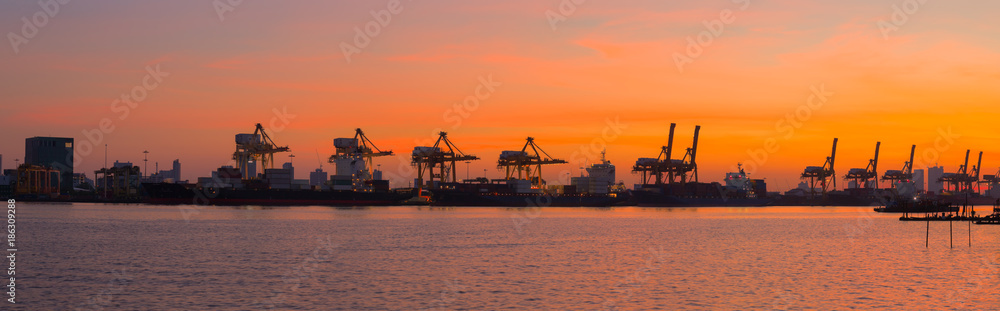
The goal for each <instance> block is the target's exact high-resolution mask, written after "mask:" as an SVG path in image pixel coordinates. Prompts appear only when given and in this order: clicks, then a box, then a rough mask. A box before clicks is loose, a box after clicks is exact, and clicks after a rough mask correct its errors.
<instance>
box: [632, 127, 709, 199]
mask: <svg viewBox="0 0 1000 311" xmlns="http://www.w3.org/2000/svg"><path fill="white" fill-rule="evenodd" d="M676 126H677V124H676V123H670V135H669V137H668V138H667V145H666V146H663V147H660V154H659V155H658V156H657V157H656V158H639V159H638V160H636V161H635V166H633V167H632V172H633V173H635V172H639V173H641V174H642V181H643V183H645V184H649V183H650V179H652V178H655V180H654V181H653V183H655V184H657V185H659V184H663V183H664V181H665V182H666V183H674V182H679V183H685V182H687V181H688V180H694V181H695V182H697V181H698V164H697V162H696V161H695V160H696V156H697V155H698V134H699V132H700V131H701V126H700V125H696V126H695V127H694V140H693V142H692V144H691V148H687V149H686V152H685V154H684V157H683V158H682V159H680V160H674V159H671V154H672V153H673V146H674V128H675V127H676ZM689 174H691V176H689ZM664 177H666V178H664Z"/></svg>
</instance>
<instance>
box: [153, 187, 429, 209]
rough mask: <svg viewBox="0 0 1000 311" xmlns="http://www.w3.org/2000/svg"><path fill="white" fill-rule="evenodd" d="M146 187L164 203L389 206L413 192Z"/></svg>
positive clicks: (156, 199) (396, 203) (154, 201)
mask: <svg viewBox="0 0 1000 311" xmlns="http://www.w3.org/2000/svg"><path fill="white" fill-rule="evenodd" d="M143 187H144V189H145V191H146V194H147V195H146V199H145V201H144V202H145V203H150V204H164V205H171V204H192V205H230V206H242V205H260V206H306V205H321V206H387V205H398V204H400V203H401V202H403V201H404V200H406V199H408V198H410V197H412V196H413V194H412V193H406V192H402V193H400V192H390V191H371V192H364V191H353V190H312V189H309V190H306V189H247V188H234V187H221V188H215V187H202V186H199V185H195V184H175V183H144V184H143Z"/></svg>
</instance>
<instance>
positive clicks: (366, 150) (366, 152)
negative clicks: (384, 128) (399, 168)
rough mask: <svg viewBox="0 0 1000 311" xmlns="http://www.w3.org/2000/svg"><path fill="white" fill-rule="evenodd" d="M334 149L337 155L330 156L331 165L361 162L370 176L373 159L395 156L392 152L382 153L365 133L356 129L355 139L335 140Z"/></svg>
mask: <svg viewBox="0 0 1000 311" xmlns="http://www.w3.org/2000/svg"><path fill="white" fill-rule="evenodd" d="M333 147H334V148H335V149H336V153H335V154H334V155H332V156H330V160H329V162H330V163H334V164H336V163H337V162H338V161H339V160H351V163H352V164H353V163H354V162H356V161H358V160H361V161H363V163H364V165H365V170H366V172H368V173H369V174H370V173H371V172H373V170H372V165H373V164H372V158H374V157H384V156H391V155H393V153H392V150H386V151H382V150H380V149H379V148H378V147H376V146H375V143H373V142H372V141H371V139H368V136H365V132H364V131H362V130H361V129H360V128H357V129H354V138H337V139H334V140H333Z"/></svg>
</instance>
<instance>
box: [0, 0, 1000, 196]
mask: <svg viewBox="0 0 1000 311" xmlns="http://www.w3.org/2000/svg"><path fill="white" fill-rule="evenodd" d="M232 2H233V3H234V4H236V5H233V6H230V4H229V2H228V1H227V0H220V1H216V2H215V3H214V4H213V2H212V1H156V2H154V1H70V2H68V3H66V4H59V5H49V6H47V7H43V6H40V5H39V4H38V3H37V2H36V1H4V2H3V3H2V4H0V31H2V33H3V34H4V38H5V39H6V40H5V41H4V44H3V45H2V46H0V64H2V68H3V70H2V71H0V85H2V87H0V90H2V92H0V95H2V101H0V103H2V104H0V124H2V125H0V128H2V130H3V135H0V154H2V155H3V167H4V168H10V167H12V166H13V165H14V160H15V159H16V158H17V159H23V157H24V139H25V138H28V137H33V136H58V137H74V138H76V141H77V148H78V149H79V148H81V147H84V146H81V145H84V144H87V143H91V144H92V145H94V146H95V147H94V148H92V149H93V151H92V152H90V153H89V155H85V156H84V157H83V161H82V167H77V168H76V171H78V172H80V171H83V172H86V173H87V174H88V176H90V177H91V178H92V177H93V176H92V175H93V171H94V170H96V169H98V168H100V167H102V166H103V162H104V150H103V146H104V144H108V145H109V152H108V159H109V161H111V162H113V161H114V160H120V161H131V162H133V163H135V164H137V165H140V166H141V164H142V158H143V153H142V152H143V150H148V151H149V161H150V162H149V163H150V164H149V170H150V171H152V170H153V163H154V162H159V163H160V166H161V167H160V168H161V169H165V168H168V166H169V164H170V162H171V161H173V160H174V159H180V161H181V163H182V165H183V175H184V176H183V177H184V178H186V179H189V180H195V179H196V178H197V177H199V176H208V175H209V172H210V171H211V170H213V169H215V168H217V167H219V166H220V165H224V164H227V162H228V161H229V160H230V158H231V156H232V153H233V150H234V141H233V135H234V134H237V133H246V132H252V131H253V127H254V124H255V123H262V124H263V125H264V126H265V127H266V128H267V129H268V131H270V132H271V136H272V138H273V139H274V140H275V141H276V142H277V143H278V144H280V145H288V146H289V147H290V148H291V149H292V150H293V152H292V153H293V154H295V158H294V162H295V166H296V174H297V176H296V177H298V178H307V177H308V172H309V171H312V170H314V169H316V168H317V167H318V165H319V162H323V167H324V169H325V170H326V171H331V170H332V164H327V163H326V159H327V158H328V157H329V156H330V154H331V153H332V152H333V144H332V139H333V138H336V137H351V136H353V133H354V128H358V127H360V128H362V129H363V130H365V132H366V133H367V134H368V136H369V137H370V138H371V139H372V140H373V141H374V142H375V143H376V144H377V145H378V147H380V148H382V149H391V150H393V151H395V152H396V153H397V155H398V156H397V157H394V158H384V159H380V160H379V161H378V162H377V163H379V164H382V167H383V170H384V171H386V174H387V176H390V177H396V178H395V179H394V180H393V186H406V184H407V182H408V179H407V178H413V177H414V176H415V174H411V171H410V170H408V169H405V168H407V167H408V166H409V154H410V151H411V150H412V148H413V147H414V146H416V145H429V144H432V143H433V139H435V138H436V132H437V131H441V130H444V131H447V132H448V133H449V137H450V138H451V140H452V141H453V142H454V143H456V144H457V145H458V146H460V147H461V148H462V150H463V151H465V152H466V153H470V154H475V155H477V156H479V157H480V158H482V160H479V161H477V162H473V163H472V164H471V169H470V170H471V175H474V176H476V175H479V176H481V175H482V174H483V169H487V172H488V174H489V176H490V177H491V178H496V177H499V176H500V174H502V173H500V172H499V171H498V170H497V169H496V160H497V156H498V155H499V153H500V152H501V151H502V150H514V149H520V148H521V146H522V145H523V144H524V139H525V137H527V136H531V137H534V138H535V142H536V143H538V144H539V145H540V146H541V147H543V148H544V149H545V150H546V151H547V152H548V153H549V154H550V155H553V156H555V157H557V158H563V159H566V160H571V164H565V165H556V166H553V167H546V168H544V171H545V176H544V177H545V178H546V179H547V180H548V181H549V183H550V184H561V183H563V182H562V180H565V177H564V176H566V173H570V174H572V175H578V174H579V169H578V168H579V167H581V166H585V165H589V163H593V162H595V161H597V160H598V158H599V149H600V147H601V146H603V145H606V146H607V155H608V159H609V160H611V161H612V163H613V164H616V165H617V170H618V179H621V180H624V181H625V183H626V184H629V185H631V184H633V183H636V182H638V180H639V178H638V175H634V174H632V173H631V172H630V171H631V167H632V164H633V163H634V162H635V160H636V159H637V158H639V157H656V155H657V154H658V153H659V149H660V146H662V145H664V144H665V143H666V139H667V133H668V128H669V125H670V123H672V122H673V123H677V132H676V137H675V142H674V144H675V152H674V154H675V157H676V158H680V156H682V155H683V148H686V147H689V146H690V144H691V135H692V133H693V131H694V127H695V125H701V126H702V129H701V137H700V142H699V150H698V159H699V161H698V162H699V163H698V164H699V171H700V176H699V177H700V179H701V181H721V180H722V178H723V176H724V174H725V173H726V172H729V171H732V170H733V169H734V168H735V166H736V163H737V162H742V163H746V164H745V165H746V166H747V167H748V168H753V170H752V173H753V174H752V175H751V177H754V178H765V179H767V181H768V186H769V189H770V190H787V189H788V188H790V187H794V186H796V184H797V183H798V182H799V174H800V173H801V172H802V170H803V168H804V167H805V166H810V165H815V166H819V165H822V164H823V161H824V159H825V157H826V156H828V155H829V152H830V144H831V141H832V140H833V138H834V137H837V138H839V140H840V143H839V148H838V156H837V168H838V170H837V171H838V175H841V176H842V175H843V174H844V173H846V172H847V169H849V168H853V167H861V168H863V167H865V165H866V164H867V162H868V159H869V158H871V156H872V155H873V153H874V147H875V142H876V141H881V142H882V148H881V150H882V154H881V157H880V165H879V166H880V167H879V173H880V174H881V173H882V172H884V171H885V170H886V169H899V168H901V167H902V165H903V161H905V158H906V157H907V156H908V152H909V147H910V145H912V144H916V145H917V161H916V162H917V165H916V168H922V167H923V166H925V165H933V164H934V163H939V164H940V165H942V166H945V169H946V171H954V170H956V169H957V168H958V165H959V164H961V161H962V160H963V157H964V152H965V150H966V149H972V150H973V157H975V154H976V153H977V152H978V151H984V152H985V154H984V160H983V167H984V168H983V173H985V174H994V173H996V172H997V170H998V168H1000V144H997V142H998V139H997V137H998V136H997V134H998V132H997V123H993V122H997V121H996V120H997V119H998V117H1000V113H998V109H997V107H998V105H997V104H998V103H1000V66H998V65H1000V27H997V26H996V23H995V22H993V21H994V20H995V19H996V18H995V14H996V12H997V11H1000V2H986V1H977V2H955V1H882V0H877V1H858V0H848V1H826V2H824V3H810V4H804V3H802V2H801V1H764V0H761V1H756V0H750V1H749V2H747V1H722V0H719V1H585V0H576V2H581V3H579V4H576V2H574V1H570V0H566V1H564V2H560V1H554V0H545V1H520V0H518V1H489V2H487V1H431V0H418V1H409V0H403V1H402V2H398V6H396V4H397V2H395V1H364V2H362V1H259V0H244V1H242V2H240V3H236V2H238V1H232ZM51 3H56V4H58V2H55V1H54V0H53V2H51ZM53 7H56V8H57V11H56V12H55V13H54V14H50V13H46V12H53V11H54V10H53ZM390 9H391V10H394V11H396V12H395V13H393V12H390V11H391V10H390ZM372 12H375V13H374V15H373V13H372ZM380 12H384V13H380ZM547 12H548V13H547ZM720 16H724V17H720ZM43 17H44V18H43ZM386 17H388V18H386ZM33 18H34V19H35V20H36V22H38V21H42V22H44V23H41V25H34V24H33V23H35V22H31V20H32V19H33ZM379 19H382V21H383V23H384V24H385V25H384V26H383V25H381V24H379ZM722 19H725V20H726V21H728V22H726V21H723V20H722ZM25 21H28V23H32V25H29V26H28V27H26V26H25ZM386 21H387V22H386ZM376 25H377V27H374V26H376ZM706 25H707V26H706ZM36 26H38V27H36ZM366 27H367V28H368V30H369V32H370V33H374V32H375V30H377V33H376V34H375V35H374V36H368V35H365V36H363V37H364V38H358V32H357V31H361V32H364V31H365V29H366ZM712 27H717V28H714V29H712ZM35 28H36V29H37V31H31V30H32V29H35ZM713 30H714V32H713ZM18 38H23V39H24V40H23V41H22V40H20V39H18ZM365 38H367V39H365ZM699 38H701V39H702V42H703V43H707V44H704V45H702V44H698V43H697V42H698V40H699ZM366 41H367V42H366ZM359 42H360V43H362V44H360V45H358V44H357V43H359ZM690 42H695V43H694V45H691V43H690ZM348 45H349V46H351V47H350V48H345V47H346V46H348ZM345 49H346V50H348V51H351V50H352V49H356V50H353V51H355V52H358V51H359V53H349V54H350V55H349V56H348V55H345V52H344V51H345ZM678 57H682V58H687V59H688V60H690V62H685V63H682V67H679V66H678V63H677V62H676V61H675V59H677V58H678ZM157 67H159V71H160V72H161V74H160V75H159V76H156V77H151V78H146V77H147V75H149V74H150V72H152V71H156V68H157ZM144 80H145V81H146V86H143V85H144ZM483 81H493V82H492V83H490V82H483ZM154 84H155V85H154ZM482 84H489V86H488V87H486V86H480V85H482ZM149 86H154V87H149ZM477 87H478V95H479V96H480V98H482V99H476V100H475V101H477V102H478V104H477V103H474V102H473V101H472V100H470V101H468V102H466V103H465V106H463V102H464V101H466V100H467V99H471V98H476V97H475V96H477ZM815 93H824V96H814V98H813V101H812V102H811V103H812V105H810V96H811V95H814V94H815ZM122 94H131V95H126V97H131V96H132V95H136V94H138V95H145V98H144V99H142V100H141V101H139V100H133V103H134V104H135V107H129V106H128V105H127V104H124V103H123V102H121V101H119V102H115V101H116V100H119V99H120V98H121V97H122ZM470 96H472V97H471V98H470ZM820 97H823V98H825V101H823V100H821V99H820ZM456 107H462V108H461V109H456ZM469 108H474V109H469ZM276 111H279V112H280V111H286V112H287V115H285V116H283V117H278V116H277V115H278V114H280V113H276ZM789 118H791V120H788V119H789ZM102 119H108V120H109V122H111V123H110V124H105V125H106V128H108V127H114V129H113V130H110V131H108V133H104V134H102V135H101V136H103V137H98V136H95V135H93V134H92V135H90V136H91V137H90V138H88V136H87V135H86V134H85V133H86V132H90V133H93V132H94V131H95V129H96V131H98V132H100V128H101V120H102ZM782 120H784V121H782ZM286 121H287V122H286ZM609 123H615V124H617V125H614V126H611V125H609ZM794 125H798V127H796V126H794ZM768 138H773V139H774V143H775V144H776V145H777V148H771V149H772V150H771V151H772V152H767V151H760V152H758V151H757V150H758V149H759V150H764V147H765V141H766V140H767V139H768ZM774 149H777V150H774ZM678 150H679V151H678ZM78 151H82V150H78ZM317 153H318V157H317ZM751 154H754V155H755V156H752V155H751ZM763 155H766V159H763V157H764V156H763ZM755 157H756V159H757V160H755ZM762 159H763V160H762ZM276 160H277V162H279V163H282V162H286V161H287V160H288V157H287V154H284V155H278V156H276ZM974 160H975V159H973V161H974ZM581 162H586V163H581ZM465 170H466V167H465V165H464V164H462V165H460V168H459V175H460V176H462V178H464V176H465V173H466V172H465ZM841 187H842V186H841Z"/></svg>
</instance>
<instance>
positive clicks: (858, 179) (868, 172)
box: [844, 142, 882, 189]
mask: <svg viewBox="0 0 1000 311" xmlns="http://www.w3.org/2000/svg"><path fill="white" fill-rule="evenodd" d="M881 145H882V142H875V157H873V158H872V159H871V160H868V167H866V168H852V169H850V170H848V171H847V175H844V179H846V180H853V181H854V183H855V184H856V185H857V187H858V188H866V189H867V188H874V189H878V149H879V146H881ZM869 181H871V183H869Z"/></svg>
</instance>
